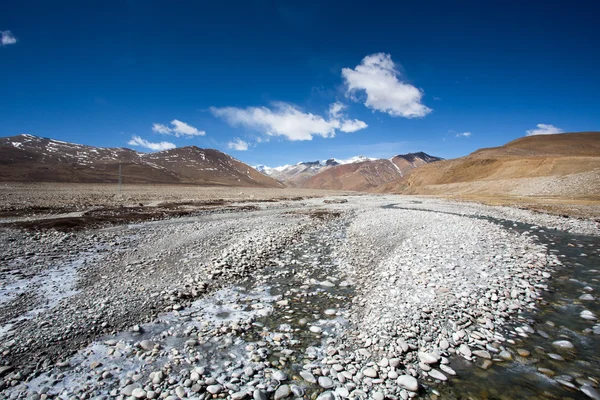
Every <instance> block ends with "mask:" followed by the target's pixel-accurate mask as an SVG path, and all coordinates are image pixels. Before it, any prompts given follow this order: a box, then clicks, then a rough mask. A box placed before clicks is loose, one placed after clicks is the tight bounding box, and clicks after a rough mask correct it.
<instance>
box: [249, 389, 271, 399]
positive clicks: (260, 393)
mask: <svg viewBox="0 0 600 400" xmlns="http://www.w3.org/2000/svg"><path fill="white" fill-rule="evenodd" d="M252 398H253V399H254V400H268V399H269V397H268V396H267V394H266V393H265V392H263V391H262V390H260V389H255V390H254V392H253V393H252Z"/></svg>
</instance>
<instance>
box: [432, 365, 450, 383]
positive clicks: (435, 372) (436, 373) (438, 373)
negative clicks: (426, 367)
mask: <svg viewBox="0 0 600 400" xmlns="http://www.w3.org/2000/svg"><path fill="white" fill-rule="evenodd" d="M428 374H429V376H430V377H432V378H433V379H437V380H438V381H442V382H443V381H447V380H448V378H447V377H446V375H444V374H443V373H442V372H441V371H439V370H437V369H435V368H433V369H432V370H431V371H429V372H428Z"/></svg>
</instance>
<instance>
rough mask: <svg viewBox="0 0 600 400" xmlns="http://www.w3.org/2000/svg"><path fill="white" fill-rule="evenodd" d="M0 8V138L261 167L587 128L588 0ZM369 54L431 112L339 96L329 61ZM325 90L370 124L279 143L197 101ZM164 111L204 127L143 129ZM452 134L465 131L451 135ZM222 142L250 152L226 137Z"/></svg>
mask: <svg viewBox="0 0 600 400" xmlns="http://www.w3.org/2000/svg"><path fill="white" fill-rule="evenodd" d="M416 3H418V4H416ZM0 10H1V12H0V31H7V30H10V32H11V35H12V36H14V37H15V38H16V40H17V42H16V43H14V44H6V45H4V46H0V121H1V124H0V136H11V135H16V134H19V133H31V134H34V135H38V136H44V137H51V138H55V139H59V140H66V141H73V142H78V143H84V144H90V145H96V146H110V147H123V146H125V147H131V146H129V145H128V144H127V142H128V141H129V140H131V138H132V136H134V135H136V136H139V137H141V138H142V139H145V140H147V141H150V142H161V141H167V142H170V143H173V144H175V145H177V146H185V145H192V144H194V145H197V146H200V147H212V148H217V149H219V150H223V151H226V152H228V153H230V154H232V155H233V156H234V157H236V158H239V159H241V160H243V161H245V162H248V163H250V164H252V165H255V164H266V165H269V166H275V165H281V164H287V163H295V162H298V161H301V160H312V159H325V158H329V157H337V158H347V157H351V156H354V155H358V154H363V155H366V156H372V157H390V156H392V155H394V154H398V153H406V152H410V151H425V152H427V153H430V154H432V155H436V156H441V157H445V158H451V157H458V156H462V155H465V154H468V153H469V152H471V151H474V150H476V149H478V148H481V147H489V146H497V145H501V144H503V143H505V142H508V141H510V140H513V139H515V138H518V137H521V136H524V135H525V132H526V131H527V130H530V129H534V128H536V125H538V124H550V125H553V126H554V127H557V128H559V129H562V130H563V131H565V132H570V131H585V130H599V129H600V73H599V72H598V71H599V68H600V33H599V31H598V27H597V24H598V15H600V5H598V2H593V1H587V2H584V1H570V2H567V1H534V0H528V1H498V2H486V1H473V2H470V1H460V2H450V1H419V2H414V1H413V2H402V1H390V2H378V1H368V2H346V1H344V2H341V1H340V2H333V1H302V2H300V1H298V2H295V1H281V2H274V1H231V2H227V1H221V2H208V1H194V2H192V1H73V2H67V1H53V2H50V1H33V2H32V1H12V2H6V3H5V4H3V5H2V6H1V9H0ZM380 52H382V53H386V54H389V55H390V56H391V59H392V60H393V62H394V63H396V69H397V70H398V72H399V73H400V75H399V76H398V79H399V80H400V81H402V82H404V83H405V84H409V85H412V86H414V87H416V88H419V89H420V90H422V93H423V95H422V98H421V99H420V104H422V105H423V106H426V107H428V108H430V109H431V110H432V111H431V112H430V113H428V114H427V115H425V116H423V117H417V118H405V117H402V116H391V115H389V114H388V113H386V112H382V111H377V110H374V109H371V108H368V107H366V106H365V105H364V104H363V103H364V102H365V98H366V93H365V92H361V91H360V90H359V91H358V92H355V99H356V100H357V101H353V100H352V99H351V98H350V97H348V96H347V90H346V88H347V86H346V85H345V81H344V79H343V78H342V68H352V69H353V68H355V67H356V66H357V65H359V64H360V63H361V60H362V59H363V58H364V57H365V56H368V55H371V54H375V53H380ZM335 101H340V102H342V103H344V104H345V105H346V106H347V108H346V109H345V110H344V112H345V116H346V118H349V119H351V120H353V119H359V120H361V121H363V122H364V123H366V124H368V127H367V128H365V129H361V130H357V131H355V132H350V133H346V132H341V131H339V130H338V131H337V133H336V135H335V137H333V138H324V137H321V136H314V137H313V139H312V140H310V141H290V140H288V139H287V138H286V137H285V136H268V135H266V134H265V130H266V128H262V127H260V126H252V125H248V124H246V125H243V124H242V125H240V124H238V125H237V126H232V125H231V124H229V123H228V120H227V119H226V118H224V117H222V116H221V117H218V116H215V115H214V114H215V113H213V112H211V111H210V107H217V108H220V109H222V108H224V107H236V108H238V109H242V110H244V109H246V108H247V107H268V108H269V109H270V110H275V112H276V110H277V107H276V106H274V103H276V102H285V103H288V105H291V107H294V108H296V109H297V110H299V111H300V112H303V113H312V114H314V115H319V116H322V117H323V118H324V119H326V120H327V119H328V118H329V117H328V116H327V110H328V107H329V105H330V104H332V103H334V102H335ZM175 119H176V120H179V121H183V122H185V123H187V124H189V125H191V126H193V127H195V128H197V129H198V130H201V131H205V132H206V135H205V136H194V137H192V138H185V137H175V136H173V135H161V134H159V133H156V132H153V130H152V125H153V123H160V124H164V125H166V126H168V127H171V129H172V128H173V126H172V125H169V122H170V121H172V120H175ZM463 132H471V136H470V137H468V138H467V137H456V134H457V133H463ZM235 138H239V139H241V140H243V141H245V142H247V143H249V145H250V147H249V149H248V150H247V151H237V150H233V149H229V148H228V145H227V143H228V142H230V141H232V140H234V139H235ZM265 139H270V140H269V141H268V142H266V141H265ZM257 140H261V142H259V143H257Z"/></svg>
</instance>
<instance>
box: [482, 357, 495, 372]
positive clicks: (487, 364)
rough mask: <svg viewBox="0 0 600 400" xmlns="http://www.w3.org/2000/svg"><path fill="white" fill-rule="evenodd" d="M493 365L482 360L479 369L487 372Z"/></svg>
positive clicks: (489, 361) (488, 361)
mask: <svg viewBox="0 0 600 400" xmlns="http://www.w3.org/2000/svg"><path fill="white" fill-rule="evenodd" d="M493 364H494V363H492V361H491V360H487V359H484V360H483V362H482V363H481V365H480V366H479V368H481V369H485V370H487V369H490V367H491V366H492V365H493Z"/></svg>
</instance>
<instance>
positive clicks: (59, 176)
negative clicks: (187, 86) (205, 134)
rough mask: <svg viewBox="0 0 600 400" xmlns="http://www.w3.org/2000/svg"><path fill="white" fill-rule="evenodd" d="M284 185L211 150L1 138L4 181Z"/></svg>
mask: <svg viewBox="0 0 600 400" xmlns="http://www.w3.org/2000/svg"><path fill="white" fill-rule="evenodd" d="M119 165H121V168H122V176H123V182H124V183H184V184H199V185H226V186H255V187H283V185H282V184H281V183H279V182H277V181H276V180H274V179H272V178H270V177H268V176H265V175H263V174H261V173H260V172H258V171H256V170H255V169H253V168H252V167H250V166H248V165H246V164H244V163H242V162H241V161H238V160H236V159H235V158H233V157H231V156H229V155H227V154H225V153H222V152H220V151H217V150H213V149H201V148H198V147H195V146H189V147H181V148H177V149H172V150H166V151H160V152H157V153H150V154H145V153H139V152H137V151H134V150H130V149H125V148H102V147H93V146H85V145H80V144H74V143H67V142H62V141H59V140H53V139H47V138H41V137H37V136H33V135H18V136H12V137H5V138H0V181H17V182H81V183H112V182H117V180H118V174H119V172H118V171H119Z"/></svg>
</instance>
